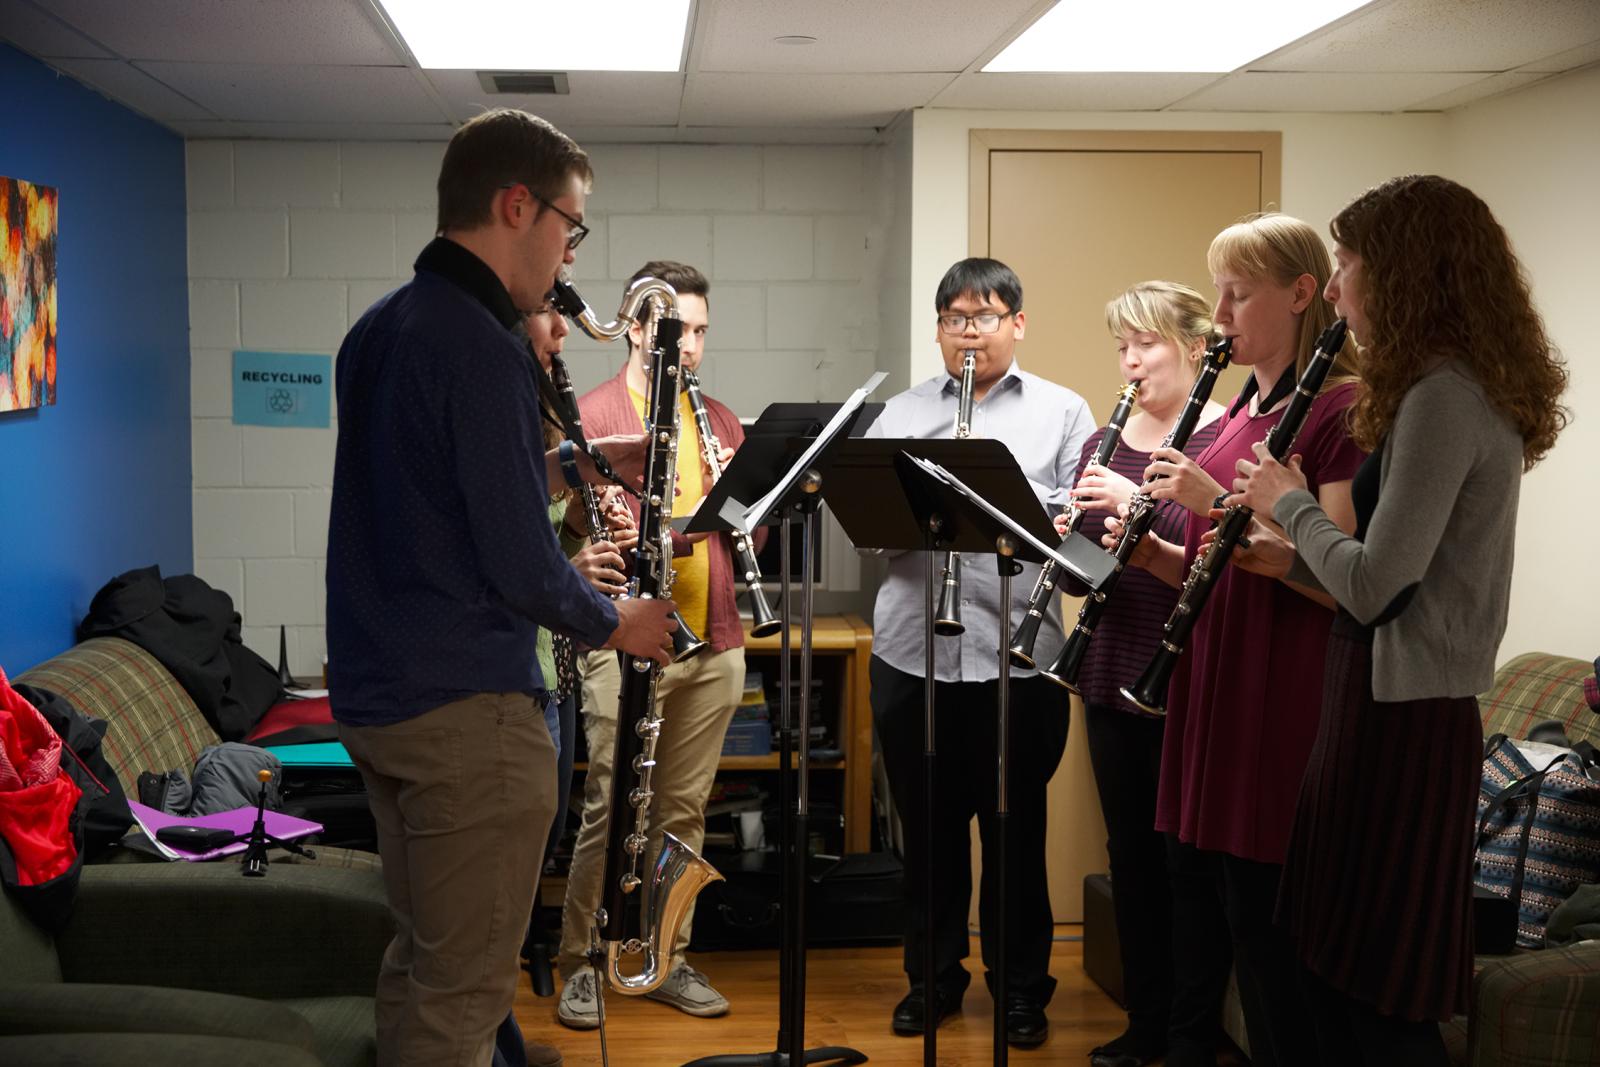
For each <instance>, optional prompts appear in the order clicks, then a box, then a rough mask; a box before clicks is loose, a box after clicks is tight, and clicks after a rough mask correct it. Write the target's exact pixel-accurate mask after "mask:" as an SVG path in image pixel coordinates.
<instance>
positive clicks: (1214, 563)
mask: <svg viewBox="0 0 1600 1067" xmlns="http://www.w3.org/2000/svg"><path fill="white" fill-rule="evenodd" d="M1345 329H1346V327H1345V321H1344V320H1343V319H1336V320H1334V323H1333V325H1332V326H1329V327H1328V328H1327V329H1326V330H1324V331H1323V332H1322V336H1321V337H1319V338H1317V349H1316V351H1315V352H1313V353H1312V354H1311V362H1310V363H1308V364H1307V365H1306V369H1305V372H1304V373H1303V374H1301V375H1300V381H1299V383H1298V384H1296V385H1295V390H1294V395H1293V396H1292V397H1290V398H1289V406H1288V407H1287V408H1285V409H1284V411H1283V415H1282V417H1280V418H1279V419H1278V422H1277V424H1276V425H1275V426H1273V427H1272V429H1271V430H1269V431H1267V440H1266V445H1267V451H1268V452H1270V453H1271V454H1272V458H1273V459H1275V460H1277V461H1278V462H1280V463H1281V462H1283V459H1284V457H1285V456H1287V455H1288V454H1289V449H1291V448H1293V447H1294V439H1295V437H1297V436H1298V435H1299V433H1300V428H1301V427H1302V426H1304V425H1305V421H1306V416H1307V415H1309V414H1310V413H1311V403H1312V401H1314V400H1316V399H1317V394H1318V393H1319V392H1321V391H1322V383H1323V382H1325V381H1326V380H1327V378H1328V372H1329V371H1330V370H1332V369H1333V361H1334V359H1335V357H1337V356H1338V354H1339V350H1340V349H1341V348H1343V347H1344V337H1345ZM1254 515H1255V511H1254V510H1253V509H1251V508H1247V507H1244V506H1243V505H1240V504H1235V505H1234V506H1233V507H1231V508H1229V509H1228V510H1227V511H1226V512H1225V513H1224V514H1223V516H1222V518H1221V520H1219V521H1218V523H1217V531H1216V536H1215V538H1214V539H1213V540H1212V542H1211V546H1210V547H1209V548H1207V549H1206V550H1205V551H1204V552H1202V553H1200V555H1198V556H1196V557H1195V561H1194V565H1193V566H1192V567H1190V568H1189V577H1188V578H1187V579H1186V580H1185V581H1184V583H1183V591H1182V592H1181V593H1180V594H1179V595H1178V604H1177V606H1176V607H1174V608H1173V609H1172V615H1171V616H1170V617H1169V618H1168V619H1167V623H1166V625H1165V626H1164V627H1162V637H1161V644H1160V645H1158V646H1157V647H1156V654H1155V656H1154V658H1152V659H1151V660H1150V665H1149V666H1148V667H1146V668H1145V670H1144V673H1143V674H1141V675H1140V676H1139V680H1138V681H1136V682H1134V683H1133V684H1132V685H1127V686H1123V687H1122V695H1123V696H1124V697H1126V698H1127V699H1128V700H1130V701H1132V702H1133V703H1134V704H1135V705H1136V706H1137V707H1138V708H1139V709H1140V710H1141V711H1143V712H1145V713H1146V714H1148V715H1157V716H1160V715H1165V714H1166V713H1167V685H1168V683H1170V682H1171V681H1172V672H1173V670H1174V669H1175V668H1176V667H1177V665H1178V657H1179V656H1181V655H1183V649H1184V646H1185V645H1186V644H1187V643H1188V640H1189V635H1190V634H1191V633H1193V632H1194V626H1195V623H1196V622H1198V621H1199V619H1200V612H1201V611H1203V610H1204V609H1205V606H1206V600H1207V599H1208V598H1209V597H1210V596H1211V590H1213V589H1215V588H1216V585H1217V580H1218V579H1219V578H1221V577H1222V573H1223V568H1225V567H1227V565H1228V560H1229V559H1230V558H1232V556H1233V550H1234V547H1235V546H1237V545H1238V544H1239V542H1240V540H1241V539H1242V538H1243V537H1244V534H1245V531H1246V530H1248V529H1249V528H1250V520H1251V518H1252V517H1254Z"/></svg>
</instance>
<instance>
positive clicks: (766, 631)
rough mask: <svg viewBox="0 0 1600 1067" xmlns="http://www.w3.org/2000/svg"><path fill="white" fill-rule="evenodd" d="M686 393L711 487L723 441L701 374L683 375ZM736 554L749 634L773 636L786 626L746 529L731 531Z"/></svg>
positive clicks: (719, 465)
mask: <svg viewBox="0 0 1600 1067" xmlns="http://www.w3.org/2000/svg"><path fill="white" fill-rule="evenodd" d="M683 390H684V392H686V393H688V394H689V410H690V411H692V412H694V424H695V428H696V429H697V430H699V431H700V458H701V459H702V460H703V461H704V462H705V465H706V469H707V470H709V471H710V472H711V484H712V485H715V484H717V481H718V480H719V479H721V477H722V460H721V458H720V456H719V453H721V451H722V442H721V441H719V440H717V434H716V431H715V430H713V429H712V428H711V413H710V412H709V411H707V410H706V401H705V397H704V396H702V395H701V394H700V375H698V374H696V373H695V372H694V371H692V370H686V371H684V372H683ZM732 538H733V555H734V558H735V559H736V560H738V562H739V572H740V574H741V575H742V576H743V577H744V581H745V585H746V586H747V587H748V588H749V590H750V635H751V636H752V637H770V636H772V635H773V634H775V633H777V632H778V631H779V630H780V629H782V628H783V623H782V622H781V621H780V620H779V619H778V616H777V615H776V614H774V613H773V610H772V607H771V606H770V605H769V604H768V603H767V593H766V590H764V589H763V588H761V565H760V564H758V563H757V562H756V550H755V546H753V545H752V544H751V543H750V539H749V538H748V537H746V536H745V534H744V531H743V530H734V531H732Z"/></svg>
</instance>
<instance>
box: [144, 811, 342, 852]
mask: <svg viewBox="0 0 1600 1067" xmlns="http://www.w3.org/2000/svg"><path fill="white" fill-rule="evenodd" d="M128 810H129V811H131V812H133V817H134V820H135V821H137V822H138V824H139V828H140V829H141V830H143V831H144V834H145V836H146V837H148V838H149V839H150V843H151V844H153V845H155V846H156V848H158V849H160V850H161V854H162V855H163V856H166V857H167V858H168V859H174V860H189V861H190V862H197V861H199V860H209V859H216V858H217V857H218V856H231V855H233V854H234V853H236V852H243V851H244V850H245V843H244V842H243V841H235V842H234V843H233V844H231V845H223V846H222V847H221V848H214V849H211V850H210V851H209V852H185V851H184V850H183V849H179V848H173V847H172V846H170V845H164V844H162V843H161V842H160V841H157V840H156V831H158V830H161V829H164V828H166V827H168V826H203V827H205V828H206V829H208V830H231V831H233V832H234V833H236V834H248V833H249V832H250V828H251V827H252V826H254V825H255V824H256V808H255V805H254V804H251V805H248V806H246V807H242V808H234V809H233V810H232V811H218V812H213V813H212V814H210V815H198V816H195V817H194V818H192V819H188V818H184V817H183V816H182V815H168V814H166V813H165V812H161V811H157V810H156V809H155V808H150V807H146V806H145V805H143V804H140V803H139V802H138V801H134V800H130V801H128ZM263 822H264V823H265V824H266V828H267V833H269V834H271V835H272V836H273V837H277V838H281V839H283V840H285V841H288V840H292V839H293V838H296V837H305V836H307V835H308V834H316V833H321V832H322V824H321V823H319V822H312V821H311V820H309V819H297V818H295V817H294V816H293V815H285V814H283V813H282V812H278V811H269V812H267V813H266V814H265V816H264V817H263Z"/></svg>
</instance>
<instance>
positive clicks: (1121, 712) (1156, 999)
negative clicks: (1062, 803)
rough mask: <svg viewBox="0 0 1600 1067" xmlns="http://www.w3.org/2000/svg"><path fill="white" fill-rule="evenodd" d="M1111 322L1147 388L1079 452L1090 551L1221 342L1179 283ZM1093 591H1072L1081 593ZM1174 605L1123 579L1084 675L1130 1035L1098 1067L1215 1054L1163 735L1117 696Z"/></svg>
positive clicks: (1179, 517) (1128, 296) (1080, 497)
mask: <svg viewBox="0 0 1600 1067" xmlns="http://www.w3.org/2000/svg"><path fill="white" fill-rule="evenodd" d="M1106 325H1107V327H1108V328H1109V329H1110V330H1111V336H1112V337H1114V338H1116V341H1117V356H1118V362H1119V363H1120V365H1121V368H1122V375H1123V377H1124V378H1126V379H1127V380H1128V381H1130V382H1138V383H1139V406H1138V409H1137V410H1136V411H1135V412H1134V413H1133V415H1132V416H1131V417H1130V418H1129V419H1128V422H1127V425H1126V426H1125V427H1124V429H1123V431H1122V440H1121V443H1120V444H1119V445H1118V447H1117V450H1116V451H1115V452H1114V453H1112V455H1111V458H1110V460H1109V461H1108V462H1107V464H1106V465H1105V466H1103V467H1101V466H1097V465H1096V464H1094V463H1093V462H1091V460H1092V459H1093V457H1094V454H1095V452H1096V450H1098V449H1099V447H1100V442H1101V439H1102V438H1103V437H1104V436H1105V430H1104V429H1101V430H1099V431H1097V432H1096V433H1095V435H1094V436H1093V437H1091V438H1089V440H1088V441H1086V442H1085V443H1084V446H1083V455H1082V457H1081V458H1080V460H1079V462H1078V470H1079V471H1080V474H1079V477H1078V484H1077V485H1076V486H1075V487H1074V488H1073V491H1072V496H1073V499H1074V500H1075V501H1076V502H1077V503H1078V504H1079V505H1080V506H1081V507H1083V508H1084V509H1085V511H1086V512H1087V515H1086V516H1085V519H1084V522H1083V525H1082V527H1081V528H1080V531H1079V532H1081V533H1082V534H1083V535H1084V536H1085V537H1090V538H1094V539H1096V540H1098V539H1099V538H1100V536H1101V534H1102V532H1103V530H1104V527H1105V523H1104V520H1105V519H1106V517H1108V516H1109V515H1111V514H1112V513H1114V512H1115V511H1116V509H1117V507H1118V506H1119V505H1122V504H1126V503H1127V502H1128V500H1129V498H1130V497H1131V496H1132V495H1133V493H1134V491H1135V490H1136V489H1138V485H1137V483H1138V482H1139V481H1142V480H1143V478H1144V470H1145V468H1146V467H1147V466H1149V464H1150V453H1151V452H1152V451H1154V450H1155V449H1157V448H1159V447H1161V444H1162V441H1163V440H1164V439H1165V438H1166V436H1167V433H1168V432H1169V431H1170V430H1171V429H1172V426H1173V424H1174V423H1176V422H1177V421H1178V416H1179V415H1180V414H1181V413H1182V412H1183V410H1184V408H1185V407H1186V405H1187V403H1188V398H1189V390H1190V389H1191V388H1192V387H1193V386H1194V381H1195V376H1196V374H1197V373H1198V371H1199V368H1200V359H1201V357H1202V356H1203V355H1204V354H1205V349H1206V344H1207V343H1208V342H1209V341H1210V340H1211V338H1212V336H1213V331H1212V325H1211V307H1210V305H1209V304H1208V303H1207V302H1206V299H1205V298H1204V297H1203V296H1201V295H1200V294H1199V293H1197V292H1195V291H1194V290H1193V289H1190V288H1189V287H1188V286H1187V285H1179V284H1178V283H1176V282H1165V281H1151V282H1140V283H1139V284H1138V285H1135V286H1133V287H1132V288H1130V289H1129V290H1127V291H1126V292H1124V293H1122V294H1121V295H1120V296H1118V297H1117V298H1116V299H1114V300H1112V301H1111V302H1110V303H1108V304H1106ZM1221 415H1222V406H1221V405H1220V404H1217V403H1215V402H1212V403H1208V404H1207V405H1206V407H1205V409H1204V410H1203V412H1202V413H1201V416H1200V423H1201V424H1200V425H1199V426H1198V427H1197V428H1196V429H1195V431H1194V433H1193V434H1191V435H1190V437H1189V441H1188V444H1187V445H1186V446H1185V447H1184V450H1183V451H1184V453H1185V454H1186V455H1189V456H1198V455H1200V454H1201V453H1202V452H1204V451H1205V449H1206V448H1207V447H1208V446H1209V445H1210V444H1211V442H1212V441H1214V440H1215V439H1216V435H1217V421H1216V420H1217V419H1218V418H1219V417H1220V416H1221ZM1186 514H1187V513H1186V512H1185V511H1184V510H1183V508H1182V507H1181V506H1179V505H1178V504H1176V503H1174V502H1172V501H1167V502H1166V503H1164V504H1162V505H1161V506H1160V507H1159V508H1158V509H1157V511H1156V520H1155V525H1154V526H1153V527H1152V528H1153V529H1154V530H1155V531H1156V532H1157V533H1159V534H1164V535H1166V536H1167V537H1172V538H1177V537H1182V536H1183V528H1184V523H1185V521H1186V520H1185V515H1186ZM1065 522H1066V518H1065V516H1061V517H1058V518H1057V520H1056V526H1057V528H1058V529H1061V528H1063V527H1064V524H1065ZM1070 584H1071V583H1070V582H1069V583H1068V585H1069V586H1070ZM1085 591H1086V590H1084V589H1081V588H1080V589H1078V590H1073V589H1071V588H1069V589H1068V592H1069V593H1072V594H1073V595H1082V593H1083V592H1085ZM1177 600H1178V594H1177V591H1176V590H1175V589H1173V588H1172V587H1171V586H1169V585H1167V584H1165V583H1164V582H1161V581H1159V580H1158V579H1156V578H1154V577H1152V576H1151V575H1150V574H1148V573H1146V572H1145V571H1142V570H1137V569H1133V570H1129V571H1128V572H1127V573H1126V574H1124V575H1123V576H1122V578H1121V580H1120V581H1119V583H1118V585H1117V594H1116V596H1114V597H1112V598H1110V599H1109V600H1108V601H1107V603H1106V606H1105V614H1103V615H1102V616H1101V617H1100V621H1099V624H1098V626H1097V627H1096V628H1095V637H1094V640H1093V641H1092V642H1091V643H1090V645H1089V649H1088V651H1087V652H1086V653H1085V654H1084V660H1083V666H1082V668H1081V669H1080V670H1079V672H1078V677H1077V688H1078V692H1079V693H1080V694H1081V695H1082V696H1083V703H1084V712H1085V716H1084V721H1085V723H1086V725H1087V729H1088V738H1089V761H1090V763H1091V764H1092V766H1093V767H1094V780H1095V787H1096V789H1097V790H1098V791H1099V794H1100V811H1101V813H1102V814H1103V815H1104V816H1105V822H1106V852H1107V853H1108V854H1109V856H1110V859H1111V881H1112V884H1113V885H1114V886H1115V887H1116V893H1115V896H1114V897H1113V902H1114V904H1115V911H1116V925H1117V945H1118V949H1119V951H1120V954H1121V957H1122V980H1123V990H1124V992H1125V994H1126V996H1125V1000H1126V1003H1127V1006H1128V1028H1127V1030H1126V1032H1124V1033H1123V1034H1121V1035H1120V1036H1118V1037H1116V1038H1114V1039H1112V1040H1110V1041H1107V1042H1106V1043H1104V1044H1102V1045H1098V1046H1096V1047H1095V1048H1093V1049H1091V1050H1090V1052H1089V1063H1090V1067H1142V1065H1143V1064H1147V1063H1152V1062H1154V1061H1156V1060H1158V1059H1160V1058H1161V1057H1162V1056H1164V1055H1167V1054H1168V1046H1169V1041H1170V1043H1171V1044H1173V1045H1176V1046H1178V1047H1179V1048H1180V1049H1181V1048H1182V1047H1183V1046H1185V1045H1189V1046H1192V1047H1197V1048H1198V1047H1204V1048H1207V1049H1209V1048H1211V1047H1214V1046H1215V1044H1216V1037H1217V1033H1216V1031H1217V1008H1218V1005H1219V1004H1220V1002H1221V999H1222V993H1223V989H1224V988H1225V986H1224V983H1225V982H1226V974H1225V973H1222V974H1217V973H1215V971H1216V969H1215V968H1212V969H1211V972H1212V973H1210V974H1209V975H1208V976H1207V978H1205V979H1203V980H1202V981H1200V982H1199V983H1198V984H1197V983H1196V982H1194V981H1193V980H1192V979H1191V977H1190V976H1189V975H1187V974H1182V973H1180V974H1177V975H1174V973H1173V961H1172V893H1171V887H1170V884H1169V881H1168V874H1167V840H1166V835H1165V834H1162V833H1161V832H1160V831H1158V830H1157V829H1156V828H1155V806H1156V783H1157V780H1158V777H1159V771H1160V768H1161V736H1162V732H1163V724H1162V721H1161V720H1160V719H1154V718H1151V717H1149V716H1147V715H1141V714H1139V712H1138V709H1136V708H1134V707H1133V706H1132V705H1131V704H1129V703H1127V701H1125V700H1123V699H1122V698H1121V697H1120V696H1119V695H1118V694H1117V687H1118V686H1120V685H1122V684H1124V683H1125V682H1127V680H1128V679H1129V678H1132V677H1134V676H1135V675H1136V674H1138V673H1139V671H1140V669H1141V668H1143V666H1144V664H1145V662H1146V661H1147V660H1149V658H1150V657H1151V656H1152V655H1154V654H1155V651H1156V643H1157V641H1158V640H1159V638H1160V635H1161V624H1162V622H1164V621H1165V620H1166V618H1167V615H1168V614H1169V613H1170V612H1171V611H1172V607H1173V605H1174V604H1176V603H1177ZM1212 925H1213V929H1216V930H1217V931H1218V938H1219V946H1218V947H1219V948H1220V950H1221V951H1222V952H1223V953H1224V954H1225V953H1226V949H1227V943H1226V936H1227V931H1226V927H1225V926H1224V925H1223V920H1222V915H1221V910H1220V909H1217V910H1216V913H1215V915H1214V917H1213V924H1212ZM1177 1055H1180V1056H1181V1055H1182V1053H1181V1052H1179V1053H1177Z"/></svg>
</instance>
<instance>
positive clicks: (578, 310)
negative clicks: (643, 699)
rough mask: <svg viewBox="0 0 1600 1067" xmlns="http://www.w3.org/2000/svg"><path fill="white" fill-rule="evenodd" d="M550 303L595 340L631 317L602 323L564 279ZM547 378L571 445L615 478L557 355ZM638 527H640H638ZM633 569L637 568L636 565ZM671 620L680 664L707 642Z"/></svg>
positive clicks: (592, 518) (601, 529) (586, 498)
mask: <svg viewBox="0 0 1600 1067" xmlns="http://www.w3.org/2000/svg"><path fill="white" fill-rule="evenodd" d="M641 280H643V279H641ZM651 280H654V279H651ZM629 292H630V293H631V292H632V290H631V289H630V290H629ZM641 299H642V298H641ZM626 300H627V298H626V297H624V305H623V306H624V307H626V306H627V303H626ZM550 302H551V303H552V304H554V305H555V307H556V310H557V311H559V312H561V314H563V315H565V316H567V318H569V319H571V320H572V321H573V322H575V323H577V325H578V328H579V329H581V330H582V331H583V332H584V333H586V334H588V335H589V336H590V337H593V338H594V339H595V340H596V341H613V340H616V339H617V338H618V337H621V336H622V335H623V334H625V333H627V332H628V325H630V324H631V323H632V319H625V316H623V315H621V314H620V313H619V315H618V321H619V322H622V323H623V325H622V326H621V328H620V329H619V328H617V326H616V325H615V324H611V325H607V326H602V325H601V324H600V323H599V322H598V320H597V319H596V318H595V315H594V312H593V311H592V310H591V309H590V307H589V305H588V303H587V302H586V301H585V300H584V299H583V297H581V296H579V295H578V291H577V290H576V289H574V288H573V287H572V285H571V283H570V282H567V281H565V280H564V279H557V281H556V284H555V287H554V288H552V289H551V290H550ZM634 313H635V314H637V313H638V311H637V308H635V312H634ZM550 381H551V383H552V384H554V385H555V387H556V393H557V396H558V397H559V398H560V404H561V408H562V410H561V412H560V414H561V421H562V422H563V423H565V424H566V430H567V435H568V436H569V437H570V438H571V439H572V441H573V442H574V443H575V444H577V445H578V446H579V447H580V448H582V449H583V450H584V451H585V452H588V453H589V456H590V458H591V459H593V460H594V463H595V467H596V468H597V469H598V470H599V471H600V473H601V474H602V475H603V476H606V477H609V478H611V479H612V480H613V481H615V480H616V475H614V474H612V472H611V467H610V465H609V464H608V463H606V462H605V461H604V460H605V457H604V455H603V454H602V453H601V452H600V451H599V449H596V448H592V447H590V445H589V442H588V441H587V440H585V439H584V436H583V416H582V414H581V413H580V412H579V410H578V394H577V392H576V390H574V389H573V387H572V378H571V376H570V375H568V374H567V365H566V364H565V363H564V362H563V361H562V359H561V357H560V356H551V357H550ZM674 411H676V409H674ZM578 493H579V495H580V498H581V499H582V500H583V514H584V519H585V520H586V521H587V522H588V524H589V543H590V544H594V543H595V542H596V541H604V540H605V539H606V527H605V521H604V516H603V515H602V514H601V511H600V501H599V498H598V496H597V494H596V493H595V489H594V486H592V485H590V484H589V483H588V482H584V483H583V485H582V486H580V487H579V489H578ZM641 529H643V527H642V526H641ZM637 555H638V551H637V550H635V557H636V558H637ZM635 570H637V566H636V567H635ZM624 595H626V594H624ZM672 621H673V622H675V623H677V624H678V628H677V629H676V630H674V631H672V662H674V663H682V662H683V661H684V660H686V659H692V658H693V657H695V656H697V655H699V654H700V653H701V652H703V651H705V649H706V648H707V647H709V644H708V642H706V641H704V640H703V639H701V638H700V637H699V636H698V635H697V634H696V633H695V632H694V631H693V630H691V629H690V628H689V624H688V623H687V622H685V621H684V619H683V616H682V615H680V614H679V613H678V612H677V611H674V612H673V613H672Z"/></svg>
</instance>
